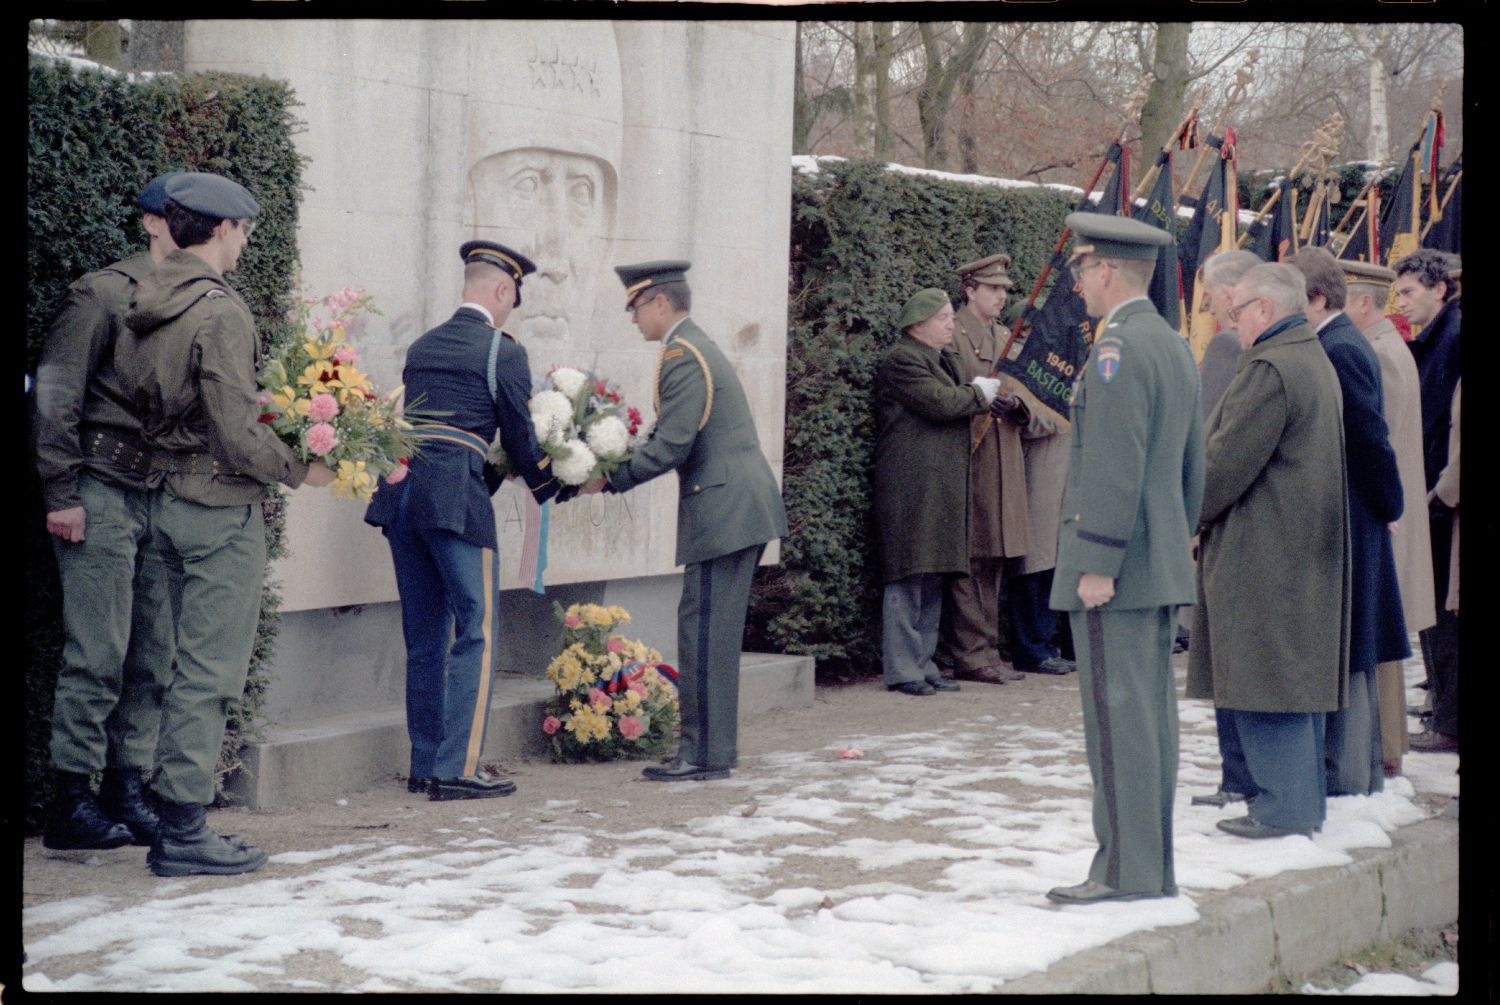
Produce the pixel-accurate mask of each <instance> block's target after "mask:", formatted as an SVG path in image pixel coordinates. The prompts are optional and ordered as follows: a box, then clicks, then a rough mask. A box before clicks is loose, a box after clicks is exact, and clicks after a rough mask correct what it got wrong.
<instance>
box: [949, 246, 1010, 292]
mask: <svg viewBox="0 0 1500 1005" xmlns="http://www.w3.org/2000/svg"><path fill="white" fill-rule="evenodd" d="M1009 270H1010V256H1009V255H1007V254H1006V253H1005V252H1003V251H1002V252H1001V253H1000V254H998V255H990V256H989V257H988V258H981V259H979V260H978V261H974V262H965V263H964V264H963V265H960V266H959V267H958V268H956V269H954V270H953V271H954V272H957V273H958V274H959V276H961V277H962V278H964V279H972V280H974V281H975V282H976V283H988V284H989V285H991V286H1014V285H1015V284H1014V283H1012V282H1011V281H1010V271H1009Z"/></svg>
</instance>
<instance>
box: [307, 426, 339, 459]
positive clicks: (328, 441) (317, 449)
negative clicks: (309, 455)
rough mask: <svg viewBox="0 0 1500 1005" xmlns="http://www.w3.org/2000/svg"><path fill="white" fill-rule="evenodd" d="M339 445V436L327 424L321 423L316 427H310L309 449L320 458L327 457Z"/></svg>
mask: <svg viewBox="0 0 1500 1005" xmlns="http://www.w3.org/2000/svg"><path fill="white" fill-rule="evenodd" d="M338 445H339V434H338V432H337V430H335V429H334V428H333V427H332V426H330V425H329V424H328V423H326V422H320V423H318V424H317V425H315V426H309V427H308V430H307V449H308V450H311V451H312V452H313V453H315V454H317V455H318V456H319V457H324V456H327V454H328V452H329V451H330V450H332V449H333V448H334V447H336V446H338Z"/></svg>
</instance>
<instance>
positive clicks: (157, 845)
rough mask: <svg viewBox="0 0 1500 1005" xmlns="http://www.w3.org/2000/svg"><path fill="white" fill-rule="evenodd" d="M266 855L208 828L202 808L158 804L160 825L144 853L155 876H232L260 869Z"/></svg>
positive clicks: (242, 842)
mask: <svg viewBox="0 0 1500 1005" xmlns="http://www.w3.org/2000/svg"><path fill="white" fill-rule="evenodd" d="M265 861H266V853H265V852H263V851H261V850H260V849H259V848H256V847H254V846H252V845H250V844H247V843H246V842H244V841H243V840H240V839H237V838H226V837H223V836H221V835H220V834H218V833H217V832H216V831H215V830H214V829H213V828H212V827H210V826H208V824H207V822H206V821H205V819H204V813H203V807H202V806H198V805H196V804H192V803H173V802H168V801H167V800H165V799H163V800H162V802H161V826H159V827H158V828H157V830H156V840H155V841H154V842H152V844H151V850H150V851H148V852H147V853H146V864H147V865H148V866H150V867H151V871H152V872H154V873H156V875H158V876H191V875H194V874H198V873H206V874H210V875H215V876H234V875H238V874H239V873H242V872H252V871H254V870H255V869H259V868H260V867H261V865H263V864H264V863H265Z"/></svg>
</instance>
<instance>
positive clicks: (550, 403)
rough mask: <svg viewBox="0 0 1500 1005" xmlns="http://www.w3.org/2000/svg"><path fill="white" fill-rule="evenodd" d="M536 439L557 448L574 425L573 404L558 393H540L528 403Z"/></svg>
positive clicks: (533, 396)
mask: <svg viewBox="0 0 1500 1005" xmlns="http://www.w3.org/2000/svg"><path fill="white" fill-rule="evenodd" d="M527 407H528V408H529V409H531V424H532V426H533V427H534V428H535V429H536V438H537V439H538V440H540V441H541V442H542V443H550V444H552V445H553V446H556V445H558V444H560V443H562V442H563V439H564V437H565V435H566V434H567V432H568V431H569V430H570V429H571V428H572V425H573V403H572V402H571V401H569V400H568V399H567V398H566V397H565V396H564V395H563V394H561V393H560V392H558V391H538V392H537V393H536V394H534V395H532V396H531V401H529V402H527Z"/></svg>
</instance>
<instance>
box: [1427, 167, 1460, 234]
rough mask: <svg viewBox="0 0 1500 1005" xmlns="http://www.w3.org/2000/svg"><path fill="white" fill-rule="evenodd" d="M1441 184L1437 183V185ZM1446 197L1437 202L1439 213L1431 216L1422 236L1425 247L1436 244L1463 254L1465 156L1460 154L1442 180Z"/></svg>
mask: <svg viewBox="0 0 1500 1005" xmlns="http://www.w3.org/2000/svg"><path fill="white" fill-rule="evenodd" d="M1437 187H1438V186H1436V185H1434V186H1433V188H1434V189H1436V188H1437ZM1442 189H1443V197H1442V199H1441V200H1440V201H1439V203H1438V215H1437V216H1436V217H1428V221H1427V234H1426V236H1424V237H1423V238H1422V247H1424V248H1436V249H1437V250H1438V251H1448V252H1452V253H1453V254H1455V255H1462V254H1463V253H1464V249H1463V228H1462V227H1461V226H1460V221H1462V219H1463V215H1464V158H1463V154H1459V155H1458V156H1457V157H1455V158H1453V163H1452V164H1449V165H1448V170H1447V172H1445V174H1444V177H1443V182H1442Z"/></svg>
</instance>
